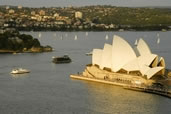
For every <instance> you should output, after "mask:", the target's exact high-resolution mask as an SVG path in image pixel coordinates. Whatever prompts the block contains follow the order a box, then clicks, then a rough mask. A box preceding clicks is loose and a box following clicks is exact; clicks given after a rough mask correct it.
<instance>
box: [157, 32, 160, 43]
mask: <svg viewBox="0 0 171 114" xmlns="http://www.w3.org/2000/svg"><path fill="white" fill-rule="evenodd" d="M159 43H160V36H159V34H157V44H159Z"/></svg>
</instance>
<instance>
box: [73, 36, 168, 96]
mask: <svg viewBox="0 0 171 114" xmlns="http://www.w3.org/2000/svg"><path fill="white" fill-rule="evenodd" d="M112 43H113V44H112V45H111V44H104V48H103V49H93V52H92V64H89V65H87V66H86V68H85V70H84V71H83V72H82V73H81V74H75V75H71V76H70V77H71V78H74V79H80V80H87V81H94V82H100V83H106V84H112V85H118V86H122V87H124V88H126V89H131V90H138V91H143V92H149V93H150V92H151V93H155V94H159V95H163V96H167V97H171V92H170V91H169V89H168V87H169V86H168V84H167V83H165V82H166V80H167V79H168V74H169V73H168V70H166V65H165V60H164V58H163V57H160V56H159V55H157V54H154V53H152V51H151V50H150V48H149V46H148V44H147V43H146V42H145V41H144V40H143V39H142V38H140V39H139V41H138V43H137V45H136V47H134V48H132V46H131V45H130V44H129V43H128V42H127V41H125V40H124V39H123V38H121V37H119V36H116V35H115V36H114V38H113V42H112ZM135 49H136V51H135Z"/></svg>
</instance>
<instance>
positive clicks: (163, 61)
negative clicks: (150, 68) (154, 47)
mask: <svg viewBox="0 0 171 114" xmlns="http://www.w3.org/2000/svg"><path fill="white" fill-rule="evenodd" d="M157 66H160V67H164V68H165V67H166V64H165V60H164V58H163V57H161V58H160V60H159V63H158V64H157ZM164 73H165V69H163V70H162V74H163V75H164Z"/></svg>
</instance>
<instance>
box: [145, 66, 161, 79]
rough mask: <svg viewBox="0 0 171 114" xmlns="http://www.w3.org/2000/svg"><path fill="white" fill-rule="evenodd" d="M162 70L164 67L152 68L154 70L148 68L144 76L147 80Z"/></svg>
mask: <svg viewBox="0 0 171 114" xmlns="http://www.w3.org/2000/svg"><path fill="white" fill-rule="evenodd" d="M162 69H164V67H154V68H150V69H149V70H148V71H147V72H146V73H145V75H146V76H147V78H148V79H150V78H152V77H153V76H154V75H155V74H157V73H158V72H160V71H161V70H162Z"/></svg>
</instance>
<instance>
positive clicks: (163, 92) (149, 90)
mask: <svg viewBox="0 0 171 114" xmlns="http://www.w3.org/2000/svg"><path fill="white" fill-rule="evenodd" d="M70 77H71V78H73V79H78V80H86V81H92V82H97V83H104V84H110V85H116V86H121V87H123V88H124V89H128V90H133V91H141V92H146V93H153V94H157V95H161V96H165V97H168V98H171V91H168V90H163V89H159V88H153V87H145V86H135V85H129V84H124V83H118V82H113V81H110V80H102V79H97V78H90V77H86V76H83V75H79V74H76V75H70Z"/></svg>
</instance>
